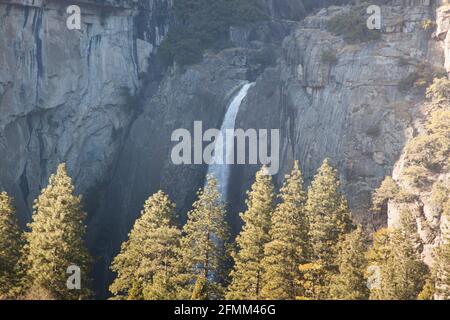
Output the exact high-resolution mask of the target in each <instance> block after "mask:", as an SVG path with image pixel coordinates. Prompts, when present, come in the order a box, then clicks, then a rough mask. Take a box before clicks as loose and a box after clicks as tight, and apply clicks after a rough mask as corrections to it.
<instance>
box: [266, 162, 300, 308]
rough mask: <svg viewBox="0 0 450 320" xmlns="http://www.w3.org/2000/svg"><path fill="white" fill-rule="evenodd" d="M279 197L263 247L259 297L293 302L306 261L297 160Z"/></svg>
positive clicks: (297, 293)
mask: <svg viewBox="0 0 450 320" xmlns="http://www.w3.org/2000/svg"><path fill="white" fill-rule="evenodd" d="M279 198H280V199H281V202H280V203H279V204H278V205H277V207H276V209H275V212H274V214H273V216H272V226H271V230H270V242H269V243H267V244H266V246H265V248H264V253H265V257H264V259H263V261H262V265H263V268H264V277H263V280H264V281H263V283H264V286H263V290H262V296H263V297H264V298H265V299H281V300H287V299H291V300H293V299H295V298H296V297H297V296H298V295H299V292H298V286H297V285H296V281H297V280H298V278H299V276H300V275H299V268H298V266H299V265H300V264H302V263H304V262H306V261H307V259H308V251H309V250H308V222H307V217H306V210H305V202H306V193H305V191H304V189H303V177H302V173H301V171H300V168H299V165H298V161H296V162H295V164H294V168H293V169H292V172H291V173H290V174H289V175H286V177H285V182H284V184H283V187H282V188H281V190H280V194H279Z"/></svg>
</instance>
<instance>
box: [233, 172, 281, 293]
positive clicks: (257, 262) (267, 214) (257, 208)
mask: <svg viewBox="0 0 450 320" xmlns="http://www.w3.org/2000/svg"><path fill="white" fill-rule="evenodd" d="M266 170H267V169H266V168H264V167H263V168H262V169H261V170H260V171H259V172H258V173H257V174H256V181H255V183H254V184H253V185H252V187H251V190H250V191H249V192H248V193H247V201H246V204H247V210H246V211H245V212H244V213H241V215H240V216H241V218H242V220H243V221H244V226H243V228H242V230H241V233H240V234H239V236H238V237H237V239H236V243H237V246H238V248H239V251H238V252H237V254H235V256H234V261H235V266H234V270H233V271H232V273H231V278H232V282H231V285H230V286H229V289H228V293H227V296H226V298H227V299H233V300H246V299H250V300H259V299H261V291H262V288H263V287H264V282H263V272H264V268H263V265H262V260H263V258H264V247H265V246H266V244H267V243H268V242H269V241H270V234H269V230H270V225H271V216H272V213H273V206H274V187H273V184H272V179H271V177H270V176H268V175H266Z"/></svg>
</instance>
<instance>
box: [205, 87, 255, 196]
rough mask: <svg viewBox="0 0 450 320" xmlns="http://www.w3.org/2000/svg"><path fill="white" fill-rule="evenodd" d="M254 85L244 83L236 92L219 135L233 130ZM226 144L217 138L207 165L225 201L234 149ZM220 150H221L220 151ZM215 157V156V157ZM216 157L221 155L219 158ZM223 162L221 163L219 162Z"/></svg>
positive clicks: (209, 173)
mask: <svg viewBox="0 0 450 320" xmlns="http://www.w3.org/2000/svg"><path fill="white" fill-rule="evenodd" d="M253 85H254V83H247V84H245V85H244V86H243V87H242V88H241V89H240V90H239V92H238V94H237V95H236V96H235V97H234V98H233V100H232V101H231V103H230V105H229V107H228V110H227V112H226V113H225V117H224V119H223V123H222V126H221V128H220V135H221V136H222V137H225V136H226V130H228V129H231V130H234V126H235V124H236V116H237V113H238V111H239V107H240V106H241V103H242V101H243V100H244V99H245V97H246V96H247V93H248V90H249V89H250V88H251V87H252V86H253ZM228 149H230V148H227V146H226V139H219V140H218V141H217V143H216V144H215V145H214V158H213V162H212V163H213V164H211V165H209V167H208V175H212V176H214V177H215V178H216V179H217V181H218V184H219V191H220V192H221V194H222V200H223V201H226V200H227V198H228V194H227V193H228V184H229V180H230V165H229V164H228V163H233V159H230V158H231V157H233V154H234V151H233V150H232V149H231V150H228ZM221 150H222V152H220V151H221ZM216 157H217V158H216ZM218 157H223V159H220V158H218ZM219 163H223V164H219Z"/></svg>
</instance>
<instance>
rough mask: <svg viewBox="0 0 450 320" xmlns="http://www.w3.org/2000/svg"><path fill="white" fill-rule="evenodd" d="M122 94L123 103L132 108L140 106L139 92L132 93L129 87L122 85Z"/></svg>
mask: <svg viewBox="0 0 450 320" xmlns="http://www.w3.org/2000/svg"><path fill="white" fill-rule="evenodd" d="M120 90H121V95H122V99H123V105H124V106H125V107H126V108H127V109H130V110H134V109H136V108H137V107H138V106H139V97H138V96H137V94H132V93H131V89H130V88H129V87H121V88H120Z"/></svg>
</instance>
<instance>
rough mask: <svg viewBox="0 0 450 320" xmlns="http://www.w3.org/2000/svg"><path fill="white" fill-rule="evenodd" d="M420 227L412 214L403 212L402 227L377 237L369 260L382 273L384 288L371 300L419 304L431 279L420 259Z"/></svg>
mask: <svg viewBox="0 0 450 320" xmlns="http://www.w3.org/2000/svg"><path fill="white" fill-rule="evenodd" d="M420 246H421V243H420V238H419V235H418V233H417V223H416V221H415V218H414V217H413V216H412V215H411V214H410V213H409V212H402V213H401V219H400V226H399V227H398V228H396V229H393V230H385V229H382V230H381V231H378V232H377V233H375V234H374V244H373V247H372V248H371V249H370V251H369V254H368V258H369V263H370V265H373V266H378V267H379V268H380V270H381V274H380V276H381V277H380V287H379V288H373V289H372V290H371V292H370V299H374V300H379V299H381V300H415V299H417V298H418V295H419V294H420V293H421V292H422V290H423V288H424V285H425V282H426V280H427V278H428V277H429V270H428V268H427V266H426V265H425V263H424V262H423V261H422V260H421V258H420Z"/></svg>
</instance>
